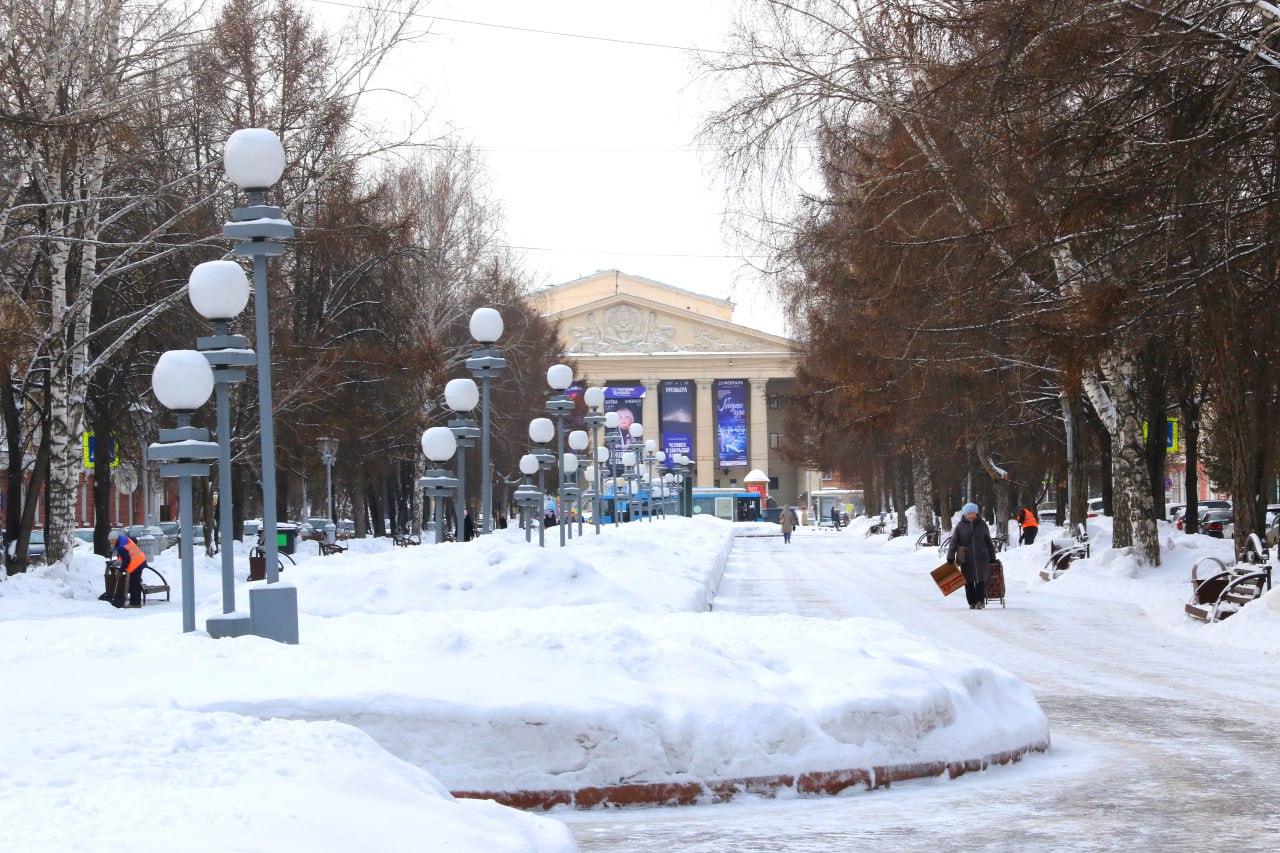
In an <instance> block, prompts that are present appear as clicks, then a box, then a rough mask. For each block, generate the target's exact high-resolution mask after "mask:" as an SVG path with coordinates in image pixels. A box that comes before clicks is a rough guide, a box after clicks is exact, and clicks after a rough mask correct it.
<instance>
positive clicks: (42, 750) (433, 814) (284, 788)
mask: <svg viewBox="0 0 1280 853" xmlns="http://www.w3.org/2000/svg"><path fill="white" fill-rule="evenodd" d="M0 753H3V755H4V757H5V768H4V774H3V775H4V778H5V780H6V782H8V783H9V784H8V785H7V786H6V789H7V794H6V796H5V797H3V798H0V821H3V824H4V828H5V830H4V832H5V847H6V849H9V850H32V851H35V850H39V851H45V853H49V851H73V850H75V851H79V850H93V851H95V853H109V851H128V853H138V851H162V850H167V851H172V850H195V851H200V850H208V851H225V850H243V851H278V850H379V851H383V850H387V851H390V850H405V851H409V850H460V851H462V850H470V851H484V853H490V851H494V853H497V852H498V851H502V853H569V851H574V850H576V849H577V846H576V845H575V843H574V842H573V839H572V836H571V834H570V833H569V831H568V830H567V829H566V828H565V826H564V825H563V824H560V823H559V822H556V821H551V820H547V819H543V818H539V817H536V816H533V815H529V814H525V813H523V812H517V811H514V810H512V809H507V808H503V807H502V806H499V805H497V804H495V803H492V802H488V801H484V800H457V799H454V798H453V797H452V796H450V795H449V793H448V792H447V791H446V790H444V788H442V787H441V785H440V784H439V782H437V781H436V780H435V779H433V778H432V777H431V776H430V775H429V774H427V773H425V772H423V771H422V770H419V769H417V768H415V767H412V766H410V765H408V764H406V763H405V762H403V761H400V760H399V759H396V758H394V757H392V756H390V755H388V754H387V752H386V751H385V750H383V749H382V748H381V747H379V746H378V745H377V744H376V743H374V742H373V741H372V740H370V739H369V738H368V737H367V736H366V735H364V734H363V733H361V732H360V731H358V730H357V729H354V728H352V727H351V726H344V725H340V724H337V723H304V722H297V721H291V720H258V719H254V718H253V717H246V716H241V715H236V714H226V713H203V714H196V713H191V712H189V711H180V710H174V709H171V708H145V707H132V708H128V709H120V710H98V709H92V710H76V711H61V712H57V711H55V712H46V713H42V714H41V715H38V716H36V715H24V714H18V715H12V714H5V715H4V725H3V726H0Z"/></svg>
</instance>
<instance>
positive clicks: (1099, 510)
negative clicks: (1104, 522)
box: [1089, 498, 1107, 518]
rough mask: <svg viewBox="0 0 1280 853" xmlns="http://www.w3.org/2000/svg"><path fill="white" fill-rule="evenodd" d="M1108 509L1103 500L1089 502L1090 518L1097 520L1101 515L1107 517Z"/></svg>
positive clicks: (1094, 499)
mask: <svg viewBox="0 0 1280 853" xmlns="http://www.w3.org/2000/svg"><path fill="white" fill-rule="evenodd" d="M1106 514H1107V513H1106V507H1105V505H1104V502H1103V500H1102V498H1092V499H1090V501H1089V518H1097V517H1098V516H1100V515H1106Z"/></svg>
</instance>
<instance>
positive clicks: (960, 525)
mask: <svg viewBox="0 0 1280 853" xmlns="http://www.w3.org/2000/svg"><path fill="white" fill-rule="evenodd" d="M961 548H963V549H964V552H963V556H962V555H961V554H960V549H961ZM995 553H996V548H995V544H994V543H993V542H992V541H991V530H990V529H989V528H988V527H987V523H986V522H985V521H983V520H982V519H981V518H979V517H978V505H977V504H975V503H967V504H965V505H964V508H963V509H961V510H960V520H959V521H958V522H956V529H955V530H952V531H951V544H950V545H948V546H947V562H949V563H958V564H959V566H960V571H961V572H962V573H963V574H964V597H965V598H967V599H969V609H970V610H981V609H983V608H984V607H986V606H987V593H986V583H987V573H988V570H989V568H990V566H991V558H992V556H993V555H994V554H995ZM957 558H959V559H957Z"/></svg>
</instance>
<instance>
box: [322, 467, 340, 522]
mask: <svg viewBox="0 0 1280 853" xmlns="http://www.w3.org/2000/svg"><path fill="white" fill-rule="evenodd" d="M324 490H325V494H326V495H327V496H328V515H329V520H330V521H332V522H333V523H334V524H337V523H338V520H337V519H336V518H334V517H333V463H332V462H329V461H328V460H326V461H325V466H324Z"/></svg>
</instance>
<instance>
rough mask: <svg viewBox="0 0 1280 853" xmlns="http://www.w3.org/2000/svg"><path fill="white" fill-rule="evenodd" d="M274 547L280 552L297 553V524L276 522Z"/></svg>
mask: <svg viewBox="0 0 1280 853" xmlns="http://www.w3.org/2000/svg"><path fill="white" fill-rule="evenodd" d="M276 548H277V549H278V550H279V551H280V553H281V554H296V553H298V525H296V524H289V523H284V524H279V523H278V524H276Z"/></svg>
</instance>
